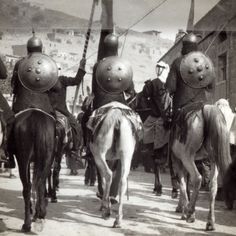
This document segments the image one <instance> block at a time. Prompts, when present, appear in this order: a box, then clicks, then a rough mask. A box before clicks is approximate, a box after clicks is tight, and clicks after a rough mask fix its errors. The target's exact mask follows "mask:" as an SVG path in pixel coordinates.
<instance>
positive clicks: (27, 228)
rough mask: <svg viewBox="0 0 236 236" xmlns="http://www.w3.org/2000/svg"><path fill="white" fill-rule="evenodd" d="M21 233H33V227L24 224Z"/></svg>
mask: <svg viewBox="0 0 236 236" xmlns="http://www.w3.org/2000/svg"><path fill="white" fill-rule="evenodd" d="M21 231H22V232H24V233H28V232H30V231H31V226H30V225H26V224H23V225H22V227H21Z"/></svg>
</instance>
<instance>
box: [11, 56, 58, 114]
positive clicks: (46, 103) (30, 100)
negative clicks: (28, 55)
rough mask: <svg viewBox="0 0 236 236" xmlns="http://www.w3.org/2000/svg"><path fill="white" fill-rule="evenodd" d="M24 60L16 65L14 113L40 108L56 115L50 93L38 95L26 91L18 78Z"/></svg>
mask: <svg viewBox="0 0 236 236" xmlns="http://www.w3.org/2000/svg"><path fill="white" fill-rule="evenodd" d="M21 61H22V60H20V61H18V62H17V63H16V65H15V68H14V71H13V75H12V79H11V84H12V88H13V94H14V98H13V107H12V109H13V111H14V112H15V113H18V112H20V111H22V110H25V109H27V108H38V109H42V110H43V111H45V112H48V113H50V114H54V110H53V107H52V105H51V103H50V100H49V96H48V92H44V93H38V92H33V91H31V90H29V89H26V88H25V87H24V86H23V85H22V84H21V82H20V80H19V77H18V68H19V65H20V63H21Z"/></svg>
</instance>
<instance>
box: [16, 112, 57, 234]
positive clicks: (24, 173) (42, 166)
mask: <svg viewBox="0 0 236 236" xmlns="http://www.w3.org/2000/svg"><path fill="white" fill-rule="evenodd" d="M55 131H56V127H55V119H54V117H53V116H51V115H49V114H48V113H46V112H43V111H42V110H39V109H27V110H25V111H22V112H20V113H18V114H17V115H16V120H15V124H14V129H13V138H14V142H13V143H14V153H15V156H16V159H17V163H18V167H19V174H20V179H21V182H22V185H23V197H24V202H25V219H24V224H23V226H22V231H24V232H29V231H30V230H31V213H32V208H31V207H32V204H31V200H30V199H31V188H32V190H33V192H35V193H36V205H35V214H34V220H35V221H36V220H39V221H40V220H41V219H44V218H45V216H46V205H47V201H46V198H45V189H46V179H47V177H48V174H49V171H50V168H51V165H52V160H53V154H54V145H55ZM31 163H33V178H32V183H33V185H32V186H31V174H30V166H31V165H30V164H31Z"/></svg>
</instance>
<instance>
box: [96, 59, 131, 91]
mask: <svg viewBox="0 0 236 236" xmlns="http://www.w3.org/2000/svg"><path fill="white" fill-rule="evenodd" d="M132 79H133V70H132V67H131V65H130V63H129V62H128V61H127V60H125V59H123V58H121V57H118V56H111V57H106V58H104V59H103V60H102V61H100V62H99V64H98V66H97V71H96V81H97V83H98V85H99V86H100V88H102V89H103V90H104V91H105V92H107V93H111V94H116V93H121V92H123V91H125V90H126V89H128V88H129V87H130V85H131V83H132Z"/></svg>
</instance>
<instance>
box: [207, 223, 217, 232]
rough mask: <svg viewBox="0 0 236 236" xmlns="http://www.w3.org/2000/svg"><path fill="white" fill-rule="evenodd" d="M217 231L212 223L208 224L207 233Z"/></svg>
mask: <svg viewBox="0 0 236 236" xmlns="http://www.w3.org/2000/svg"><path fill="white" fill-rule="evenodd" d="M214 230H215V227H214V225H213V224H212V223H210V222H207V224H206V231H214Z"/></svg>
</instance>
